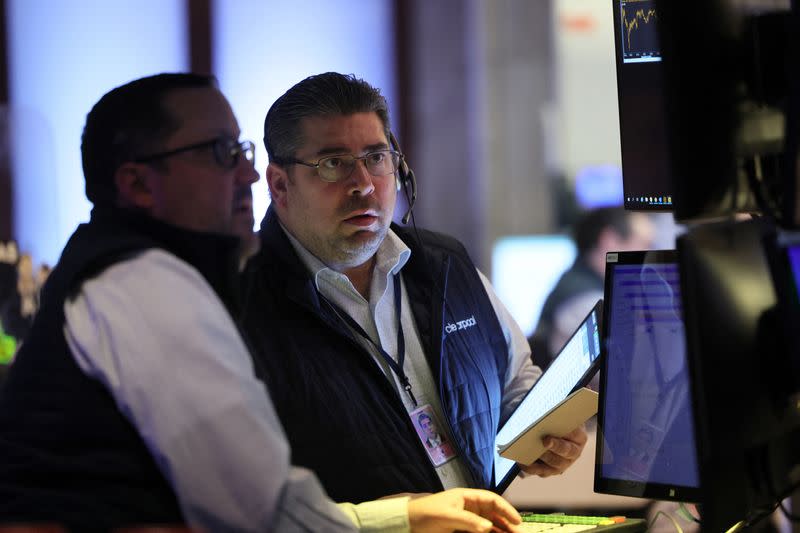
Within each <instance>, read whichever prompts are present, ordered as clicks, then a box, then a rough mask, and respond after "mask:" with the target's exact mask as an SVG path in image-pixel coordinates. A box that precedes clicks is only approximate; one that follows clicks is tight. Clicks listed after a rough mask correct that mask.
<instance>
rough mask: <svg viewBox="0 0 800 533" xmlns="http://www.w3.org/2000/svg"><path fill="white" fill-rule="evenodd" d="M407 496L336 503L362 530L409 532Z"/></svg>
mask: <svg viewBox="0 0 800 533" xmlns="http://www.w3.org/2000/svg"><path fill="white" fill-rule="evenodd" d="M408 500H409V497H408V496H404V497H401V498H389V499H386V500H374V501H370V502H365V503H360V504H358V505H354V504H352V503H340V504H337V505H338V506H339V509H341V510H342V511H343V512H344V514H346V515H347V517H348V518H350V520H352V521H353V523H354V524H355V525H356V527H358V530H359V531H362V532H377V531H381V532H385V533H409V532H410V531H411V528H410V526H409V523H408Z"/></svg>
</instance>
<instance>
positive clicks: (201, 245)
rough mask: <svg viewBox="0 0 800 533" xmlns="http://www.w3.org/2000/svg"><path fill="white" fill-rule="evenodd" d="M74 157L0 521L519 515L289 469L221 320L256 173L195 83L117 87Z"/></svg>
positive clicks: (222, 109)
mask: <svg viewBox="0 0 800 533" xmlns="http://www.w3.org/2000/svg"><path fill="white" fill-rule="evenodd" d="M81 151H82V155H83V167H84V175H85V178H86V194H87V197H88V198H89V199H90V200H91V201H92V203H93V204H94V208H93V210H92V215H91V219H90V221H89V222H88V223H86V224H81V225H80V226H79V227H78V229H77V230H76V231H75V233H74V234H73V235H72V237H71V238H70V240H69V242H68V244H67V246H66V248H65V249H64V252H63V253H62V255H61V258H60V260H59V263H58V265H57V266H56V267H55V269H54V270H53V273H52V275H51V277H50V279H49V280H48V283H47V287H46V290H45V292H44V294H43V296H42V305H41V308H40V311H39V313H38V314H37V315H36V319H35V322H34V324H33V329H32V331H31V334H30V335H29V336H28V337H26V339H25V342H24V345H23V347H22V348H21V349H20V351H19V353H18V355H17V357H16V359H15V361H14V363H13V365H12V366H11V370H10V373H9V376H8V380H7V382H6V383H5V384H4V386H3V388H2V389H1V392H0V524H2V523H15V524H19V523H20V522H25V523H29V524H33V523H50V524H52V523H55V524H58V525H62V526H65V527H66V528H68V529H70V530H72V531H111V530H121V529H122V528H126V526H146V525H154V524H165V523H166V524H175V525H178V524H184V523H185V524H188V526H190V527H191V528H197V531H208V532H216V531H280V532H281V533H284V532H293V531H314V532H317V531H331V532H338V531H355V530H356V528H357V527H358V529H362V530H367V531H376V530H381V531H394V532H405V531H408V530H409V528H410V529H411V531H425V532H428V531H433V532H437V533H444V532H446V531H452V530H454V529H463V530H469V531H476V532H477V531H481V532H487V531H489V530H490V529H491V528H492V527H493V525H495V526H497V527H499V528H501V529H502V530H506V531H516V528H515V527H514V526H513V525H511V524H513V523H519V515H518V514H517V513H516V512H515V511H514V509H513V508H511V506H510V505H509V504H508V503H507V502H505V501H504V500H502V499H501V498H500V497H498V496H496V495H494V494H491V493H488V492H486V491H474V490H473V491H464V490H461V491H447V492H443V493H440V494H435V495H432V496H427V497H423V498H418V499H415V500H413V501H409V500H408V498H395V499H392V500H387V501H382V502H368V503H363V504H360V505H341V506H336V505H334V504H333V502H332V501H331V500H330V499H329V498H328V497H327V496H326V494H325V493H324V491H323V490H322V488H321V487H320V486H319V483H318V481H317V480H316V478H315V477H314V475H313V473H312V472H310V471H308V470H307V469H304V468H298V467H295V466H293V465H292V464H291V461H290V449H289V446H288V444H287V442H286V438H285V436H284V433H283V430H282V428H281V425H280V422H279V421H278V418H277V416H276V414H275V411H274V409H273V407H272V405H271V403H270V400H269V396H268V394H267V391H266V390H265V389H264V384H263V383H262V382H261V381H259V380H258V379H257V378H256V376H255V374H254V371H253V360H252V358H251V355H250V353H249V351H248V349H247V347H246V344H245V341H244V339H243V338H242V336H241V335H240V333H239V330H238V328H237V327H236V325H235V323H234V321H233V319H232V315H233V314H235V313H236V311H235V310H236V309H237V305H236V302H237V295H238V291H237V288H236V286H235V283H236V280H237V279H238V274H237V266H238V260H239V254H238V253H237V252H238V247H237V239H236V238H235V237H233V236H232V232H233V218H234V216H233V209H234V207H239V206H240V205H242V202H243V200H242V198H244V197H246V193H245V192H243V191H245V190H246V189H248V188H249V187H250V185H251V184H252V183H254V182H255V181H257V180H258V178H259V176H258V173H257V172H256V171H255V169H254V167H253V153H254V151H253V143H251V142H249V141H239V126H238V123H237V121H236V118H235V117H234V115H233V112H232V110H231V107H230V105H229V104H228V101H227V100H226V99H225V97H224V96H223V95H222V93H220V91H219V89H218V88H217V84H216V81H215V80H214V79H213V78H210V77H207V76H201V75H194V74H161V75H157V76H151V77H147V78H142V79H139V80H134V81H132V82H130V83H128V84H125V85H123V86H121V87H117V88H116V89H114V90H112V91H110V92H109V93H108V94H106V95H105V96H103V98H102V99H101V100H100V101H99V102H98V103H97V104H96V105H95V106H94V107H93V109H92V111H91V112H90V113H89V115H88V116H87V120H86V126H85V128H84V132H83V142H82V144H81ZM343 511H344V512H343ZM345 513H346V514H345ZM348 515H349V517H350V519H348ZM23 529H24V528H23ZM192 530H193V531H194V530H195V529H192Z"/></svg>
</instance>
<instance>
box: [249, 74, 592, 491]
mask: <svg viewBox="0 0 800 533" xmlns="http://www.w3.org/2000/svg"><path fill="white" fill-rule="evenodd" d="M264 132H265V133H264V142H265V145H266V148H267V153H268V155H269V165H268V167H267V172H266V176H267V181H268V185H269V190H270V195H271V198H272V203H271V205H270V207H269V209H268V211H267V214H266V216H265V218H264V220H263V222H262V225H261V231H260V237H261V249H260V252H259V253H258V254H256V256H254V257H253V258H252V259H251V260H250V262H249V263H248V265H247V269H246V270H245V278H246V284H245V298H246V305H245V307H244V310H243V315H242V318H241V320H240V323H241V324H242V326H243V327H244V328H245V330H246V331H247V333H248V335H249V337H250V339H251V341H252V342H253V346H254V350H255V354H256V356H257V358H258V361H259V365H258V367H259V371H261V372H262V373H263V376H264V379H265V381H266V382H267V384H268V389H269V390H270V393H271V394H272V398H273V402H274V404H275V406H276V409H277V411H278V415H279V416H280V418H281V421H282V422H283V424H284V428H285V429H286V432H287V435H288V437H289V442H290V443H291V446H292V457H293V460H294V461H295V463H296V464H299V465H303V466H306V467H308V468H311V469H312V470H314V471H315V472H316V473H317V475H318V477H319V478H320V480H321V482H322V484H323V485H324V487H325V489H326V491H327V492H328V493H329V494H330V495H331V497H333V498H334V499H335V500H337V501H363V500H368V499H373V498H378V497H381V496H385V495H388V494H395V493H404V492H412V493H418V492H435V491H438V490H441V489H442V488H443V487H444V488H450V487H481V488H490V487H492V486H493V483H494V480H493V475H492V471H493V468H492V466H493V457H494V448H495V436H496V433H497V429H498V425H499V424H500V423H501V422H502V421H503V419H504V417H506V416H507V415H508V414H509V413H510V412H511V410H512V409H513V407H514V406H516V404H517V403H518V402H519V401H520V400H521V399H522V397H523V396H524V394H525V393H526V392H527V391H528V390H529V389H530V387H531V386H532V384H533V383H534V381H535V380H536V379H537V378H538V376H539V375H540V371H539V369H538V368H536V367H534V366H533V365H532V364H531V361H530V349H529V347H528V343H527V341H526V339H525V336H524V335H523V333H522V332H521V330H520V329H519V327H518V326H517V325H516V323H515V322H514V320H513V319H512V318H511V316H510V314H509V313H508V311H507V310H506V309H505V307H504V306H503V305H502V304H501V303H500V301H499V300H498V299H497V297H496V296H495V294H494V291H493V290H492V288H491V286H490V285H489V282H488V280H487V279H486V278H485V277H484V276H483V275H482V274H480V273H479V272H478V271H477V269H476V268H475V266H474V264H473V263H472V261H471V260H470V258H469V256H468V255H467V253H466V251H465V249H464V247H463V246H462V245H461V244H460V243H459V242H457V241H456V240H454V239H452V238H451V237H447V236H445V235H441V234H437V233H433V232H429V231H423V230H420V231H409V230H408V229H406V228H403V227H400V226H398V225H393V224H391V222H392V217H393V214H394V209H395V202H396V198H397V193H398V191H400V190H401V189H402V188H403V187H405V186H410V185H411V184H410V183H409V180H410V178H409V172H408V170H407V167H404V161H403V154H402V153H401V152H400V151H399V147H398V146H397V144H396V142H394V140H393V137H392V135H391V132H390V127H389V116H388V108H387V104H386V101H385V99H384V98H383V96H381V94H380V92H379V91H378V90H377V89H375V88H374V87H372V86H370V85H369V84H368V83H366V82H365V81H363V80H360V79H357V78H355V77H354V76H345V75H342V74H338V73H335V72H328V73H324V74H319V75H316V76H311V77H309V78H306V79H305V80H302V81H301V82H299V83H298V84H296V85H295V86H293V87H292V88H290V89H289V90H288V91H287V92H286V93H285V94H284V95H283V96H281V97H280V98H278V100H277V101H276V102H275V103H274V104H273V105H272V107H271V108H270V109H269V112H268V113H267V117H266V120H265V124H264ZM423 413H424V414H425V415H426V416H427V417H429V419H430V420H431V421H432V422H433V423H435V424H436V426H437V427H439V428H440V429H441V430H442V431H443V432H444V433H445V435H446V437H447V439H448V441H449V442H451V443H453V444H454V445H453V446H452V447H451V448H450V449H449V452H448V453H447V454H444V456H442V454H431V453H429V451H428V450H430V448H429V447H426V446H425V444H424V442H423V439H424V436H423V432H420V431H417V429H415V425H414V422H413V421H414V420H418V418H419V416H420V415H421V414H423ZM586 439H587V436H586V432H585V430H583V428H579V429H577V430H576V431H574V432H573V433H571V434H569V435H567V436H566V437H564V438H552V437H548V438H547V439H546V440H547V442H546V445H547V447H548V448H549V451H548V452H547V453H546V454H545V456H544V457H543V458H542V460H541V461H539V462H537V463H534V464H532V465H525V466H524V469H525V471H526V472H529V473H532V474H538V475H541V476H547V475H552V474H559V473H561V472H562V471H564V469H566V468H567V467H568V466H569V465H571V464H572V463H573V462H574V461H575V460H576V459H577V457H578V456H579V455H580V452H581V451H582V449H583V447H584V444H585V442H586Z"/></svg>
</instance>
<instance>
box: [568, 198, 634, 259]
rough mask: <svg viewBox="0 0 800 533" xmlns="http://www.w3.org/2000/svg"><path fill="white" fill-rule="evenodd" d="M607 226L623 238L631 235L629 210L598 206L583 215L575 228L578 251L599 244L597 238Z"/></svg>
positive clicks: (574, 236) (574, 234)
mask: <svg viewBox="0 0 800 533" xmlns="http://www.w3.org/2000/svg"><path fill="white" fill-rule="evenodd" d="M606 228H610V229H612V230H613V231H614V232H615V233H616V234H617V235H619V236H620V237H621V238H622V239H627V238H628V237H630V234H631V221H630V218H629V214H628V212H627V211H625V210H624V209H623V208H621V207H598V208H596V209H592V210H590V211H586V212H585V213H584V214H583V215H581V217H580V218H579V219H578V221H577V222H576V224H575V227H574V230H573V238H574V239H575V246H577V248H578V253H583V252H586V251H588V250H591V249H592V248H594V247H595V246H597V240H598V239H599V238H600V234H601V233H602V232H603V230H605V229H606Z"/></svg>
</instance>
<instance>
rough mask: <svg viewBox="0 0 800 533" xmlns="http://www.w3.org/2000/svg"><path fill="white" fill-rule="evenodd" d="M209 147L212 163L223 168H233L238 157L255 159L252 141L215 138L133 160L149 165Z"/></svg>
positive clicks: (250, 160) (252, 160) (249, 160)
mask: <svg viewBox="0 0 800 533" xmlns="http://www.w3.org/2000/svg"><path fill="white" fill-rule="evenodd" d="M208 147H210V148H211V150H212V152H213V154H214V161H216V162H217V164H218V165H219V166H221V167H223V168H233V167H235V166H236V164H237V163H238V162H239V156H240V155H241V156H243V157H244V158H245V160H246V161H248V162H250V163H255V159H256V146H255V145H254V144H253V142H252V141H242V142H239V141H234V140H233V139H230V138H228V137H217V138H216V139H212V140H210V141H203V142H199V143H195V144H190V145H188V146H182V147H180V148H175V149H174V150H169V151H167V152H159V153H157V154H150V155H146V156H143V157H138V158H136V159H135V161H136V162H137V163H149V162H151V161H156V160H158V159H164V158H166V157H171V156H173V155H177V154H181V153H183V152H189V151H191V150H199V149H201V148H208Z"/></svg>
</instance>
